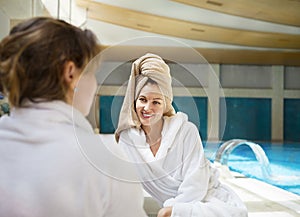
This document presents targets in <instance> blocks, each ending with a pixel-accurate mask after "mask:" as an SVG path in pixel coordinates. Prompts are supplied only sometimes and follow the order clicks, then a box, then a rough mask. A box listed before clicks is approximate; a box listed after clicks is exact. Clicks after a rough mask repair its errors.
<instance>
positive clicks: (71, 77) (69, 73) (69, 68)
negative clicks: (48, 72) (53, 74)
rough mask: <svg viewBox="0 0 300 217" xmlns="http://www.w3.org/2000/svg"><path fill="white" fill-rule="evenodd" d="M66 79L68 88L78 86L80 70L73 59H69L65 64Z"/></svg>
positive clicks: (64, 73) (71, 88)
mask: <svg viewBox="0 0 300 217" xmlns="http://www.w3.org/2000/svg"><path fill="white" fill-rule="evenodd" d="M63 75H64V80H65V83H66V84H67V86H68V89H70V90H73V91H74V89H75V88H76V85H77V82H78V78H79V70H78V68H77V67H76V66H75V63H74V62H72V61H67V62H66V63H65V65H64V72H63Z"/></svg>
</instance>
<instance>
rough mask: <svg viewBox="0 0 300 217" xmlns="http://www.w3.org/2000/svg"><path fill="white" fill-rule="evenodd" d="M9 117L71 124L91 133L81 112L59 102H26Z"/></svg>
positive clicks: (90, 128)
mask: <svg viewBox="0 0 300 217" xmlns="http://www.w3.org/2000/svg"><path fill="white" fill-rule="evenodd" d="M10 116H11V117H12V118H21V119H32V120H37V119H38V121H47V122H60V123H66V124H73V126H74V127H79V128H81V129H83V130H85V131H88V132H93V128H92V126H91V125H90V123H89V122H88V121H87V119H86V118H85V117H84V116H83V115H82V113H81V112H79V111H78V110H77V109H76V108H74V107H73V106H71V105H69V104H67V103H65V102H63V101H60V100H55V101H51V102H39V103H33V102H29V101H28V102H26V103H25V105H24V107H22V108H13V109H12V111H11V114H10Z"/></svg>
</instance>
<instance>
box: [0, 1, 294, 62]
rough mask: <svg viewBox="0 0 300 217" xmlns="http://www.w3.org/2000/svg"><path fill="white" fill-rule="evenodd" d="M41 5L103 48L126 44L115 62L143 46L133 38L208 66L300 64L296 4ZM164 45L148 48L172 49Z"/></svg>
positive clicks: (185, 2) (82, 2)
mask: <svg viewBox="0 0 300 217" xmlns="http://www.w3.org/2000/svg"><path fill="white" fill-rule="evenodd" d="M13 1H16V0H11V1H4V0H0V3H1V2H2V5H3V2H6V3H7V4H12V3H8V2H13ZM18 1H19V2H20V0H17V1H16V2H18ZM25 1H31V2H37V1H38V0H25ZM41 1H42V2H43V4H44V5H45V6H46V7H45V8H46V10H47V11H48V12H49V13H50V14H51V15H52V16H56V17H59V18H62V19H66V20H67V21H70V22H72V23H73V24H75V25H78V26H82V27H86V28H89V29H92V30H93V31H94V32H95V33H96V34H97V36H98V38H99V40H100V43H101V45H102V46H103V47H109V46H112V45H116V44H120V43H121V44H122V43H124V42H125V41H127V43H125V44H126V46H125V47H124V46H123V47H122V48H120V49H121V50H120V52H119V53H118V54H119V58H122V56H124V55H126V53H128V52H135V51H136V52H137V50H143V48H142V47H143V46H144V47H145V46H146V45H143V44H139V43H136V42H137V41H136V40H132V39H134V38H139V37H149V36H150V37H164V38H170V39H172V40H176V41H178V42H179V43H178V44H180V43H182V44H184V45H188V46H190V47H192V48H194V49H196V50H197V51H198V52H200V53H201V54H202V55H203V56H204V57H205V58H206V59H207V60H208V61H209V62H211V63H228V64H275V65H278V64H279V65H297V66H299V65H300V13H299V11H300V0H234V1H232V0H171V1H166V0H56V1H54V0H41ZM22 2H24V1H22ZM70 4H72V6H70ZM19 5H20V4H16V8H17V7H20V6H19ZM22 5H25V4H24V3H23V4H22ZM58 6H59V7H61V8H62V9H57V8H58ZM55 9H57V10H55ZM32 10H33V9H32ZM10 13H11V12H10ZM17 13H18V14H20V13H19V12H17ZM15 16H16V15H15ZM164 42H165V41H164V40H162V41H161V43H160V42H159V41H157V40H156V41H154V42H153V44H147V46H149V45H150V46H152V47H156V48H161V49H162V50H163V51H165V50H166V49H171V50H172V49H173V50H174V48H166V44H164ZM120 47H121V46H120ZM145 49H147V48H145ZM173 50H172V52H173ZM179 55H180V54H179ZM181 55H182V54H181Z"/></svg>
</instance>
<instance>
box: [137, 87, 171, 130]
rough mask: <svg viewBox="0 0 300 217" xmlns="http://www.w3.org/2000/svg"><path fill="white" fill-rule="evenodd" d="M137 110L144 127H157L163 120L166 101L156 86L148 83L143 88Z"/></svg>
mask: <svg viewBox="0 0 300 217" xmlns="http://www.w3.org/2000/svg"><path fill="white" fill-rule="evenodd" d="M135 109H136V113H137V115H138V117H139V120H140V122H141V124H142V126H151V125H155V124H156V123H158V122H159V121H161V120H162V116H163V114H164V110H165V100H164V96H163V95H162V94H161V91H160V89H159V87H158V86H157V85H156V84H151V83H148V84H146V85H145V86H144V87H143V88H142V90H141V92H140V94H139V96H138V98H137V100H136V104H135Z"/></svg>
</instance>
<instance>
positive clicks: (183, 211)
mask: <svg viewBox="0 0 300 217" xmlns="http://www.w3.org/2000/svg"><path fill="white" fill-rule="evenodd" d="M181 131H182V132H181V135H182V137H183V140H181V141H180V142H181V143H182V144H180V145H179V148H181V149H183V151H182V158H183V159H184V160H183V161H182V166H181V177H182V183H181V184H180V186H179V188H178V194H177V195H176V196H175V197H173V198H169V199H168V200H166V201H165V202H164V204H163V206H164V207H168V206H172V207H173V211H172V213H173V212H176V215H173V214H172V216H193V215H191V213H192V212H193V210H192V209H193V205H192V204H193V203H195V202H199V201H202V200H203V199H204V197H205V196H206V194H207V192H208V188H209V180H210V162H209V161H208V160H207V159H206V158H205V155H204V150H203V146H202V142H201V139H200V136H199V132H198V129H197V128H196V126H195V125H193V124H192V123H190V122H187V123H186V124H184V125H183V127H182V129H181ZM181 145H182V146H181Z"/></svg>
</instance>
